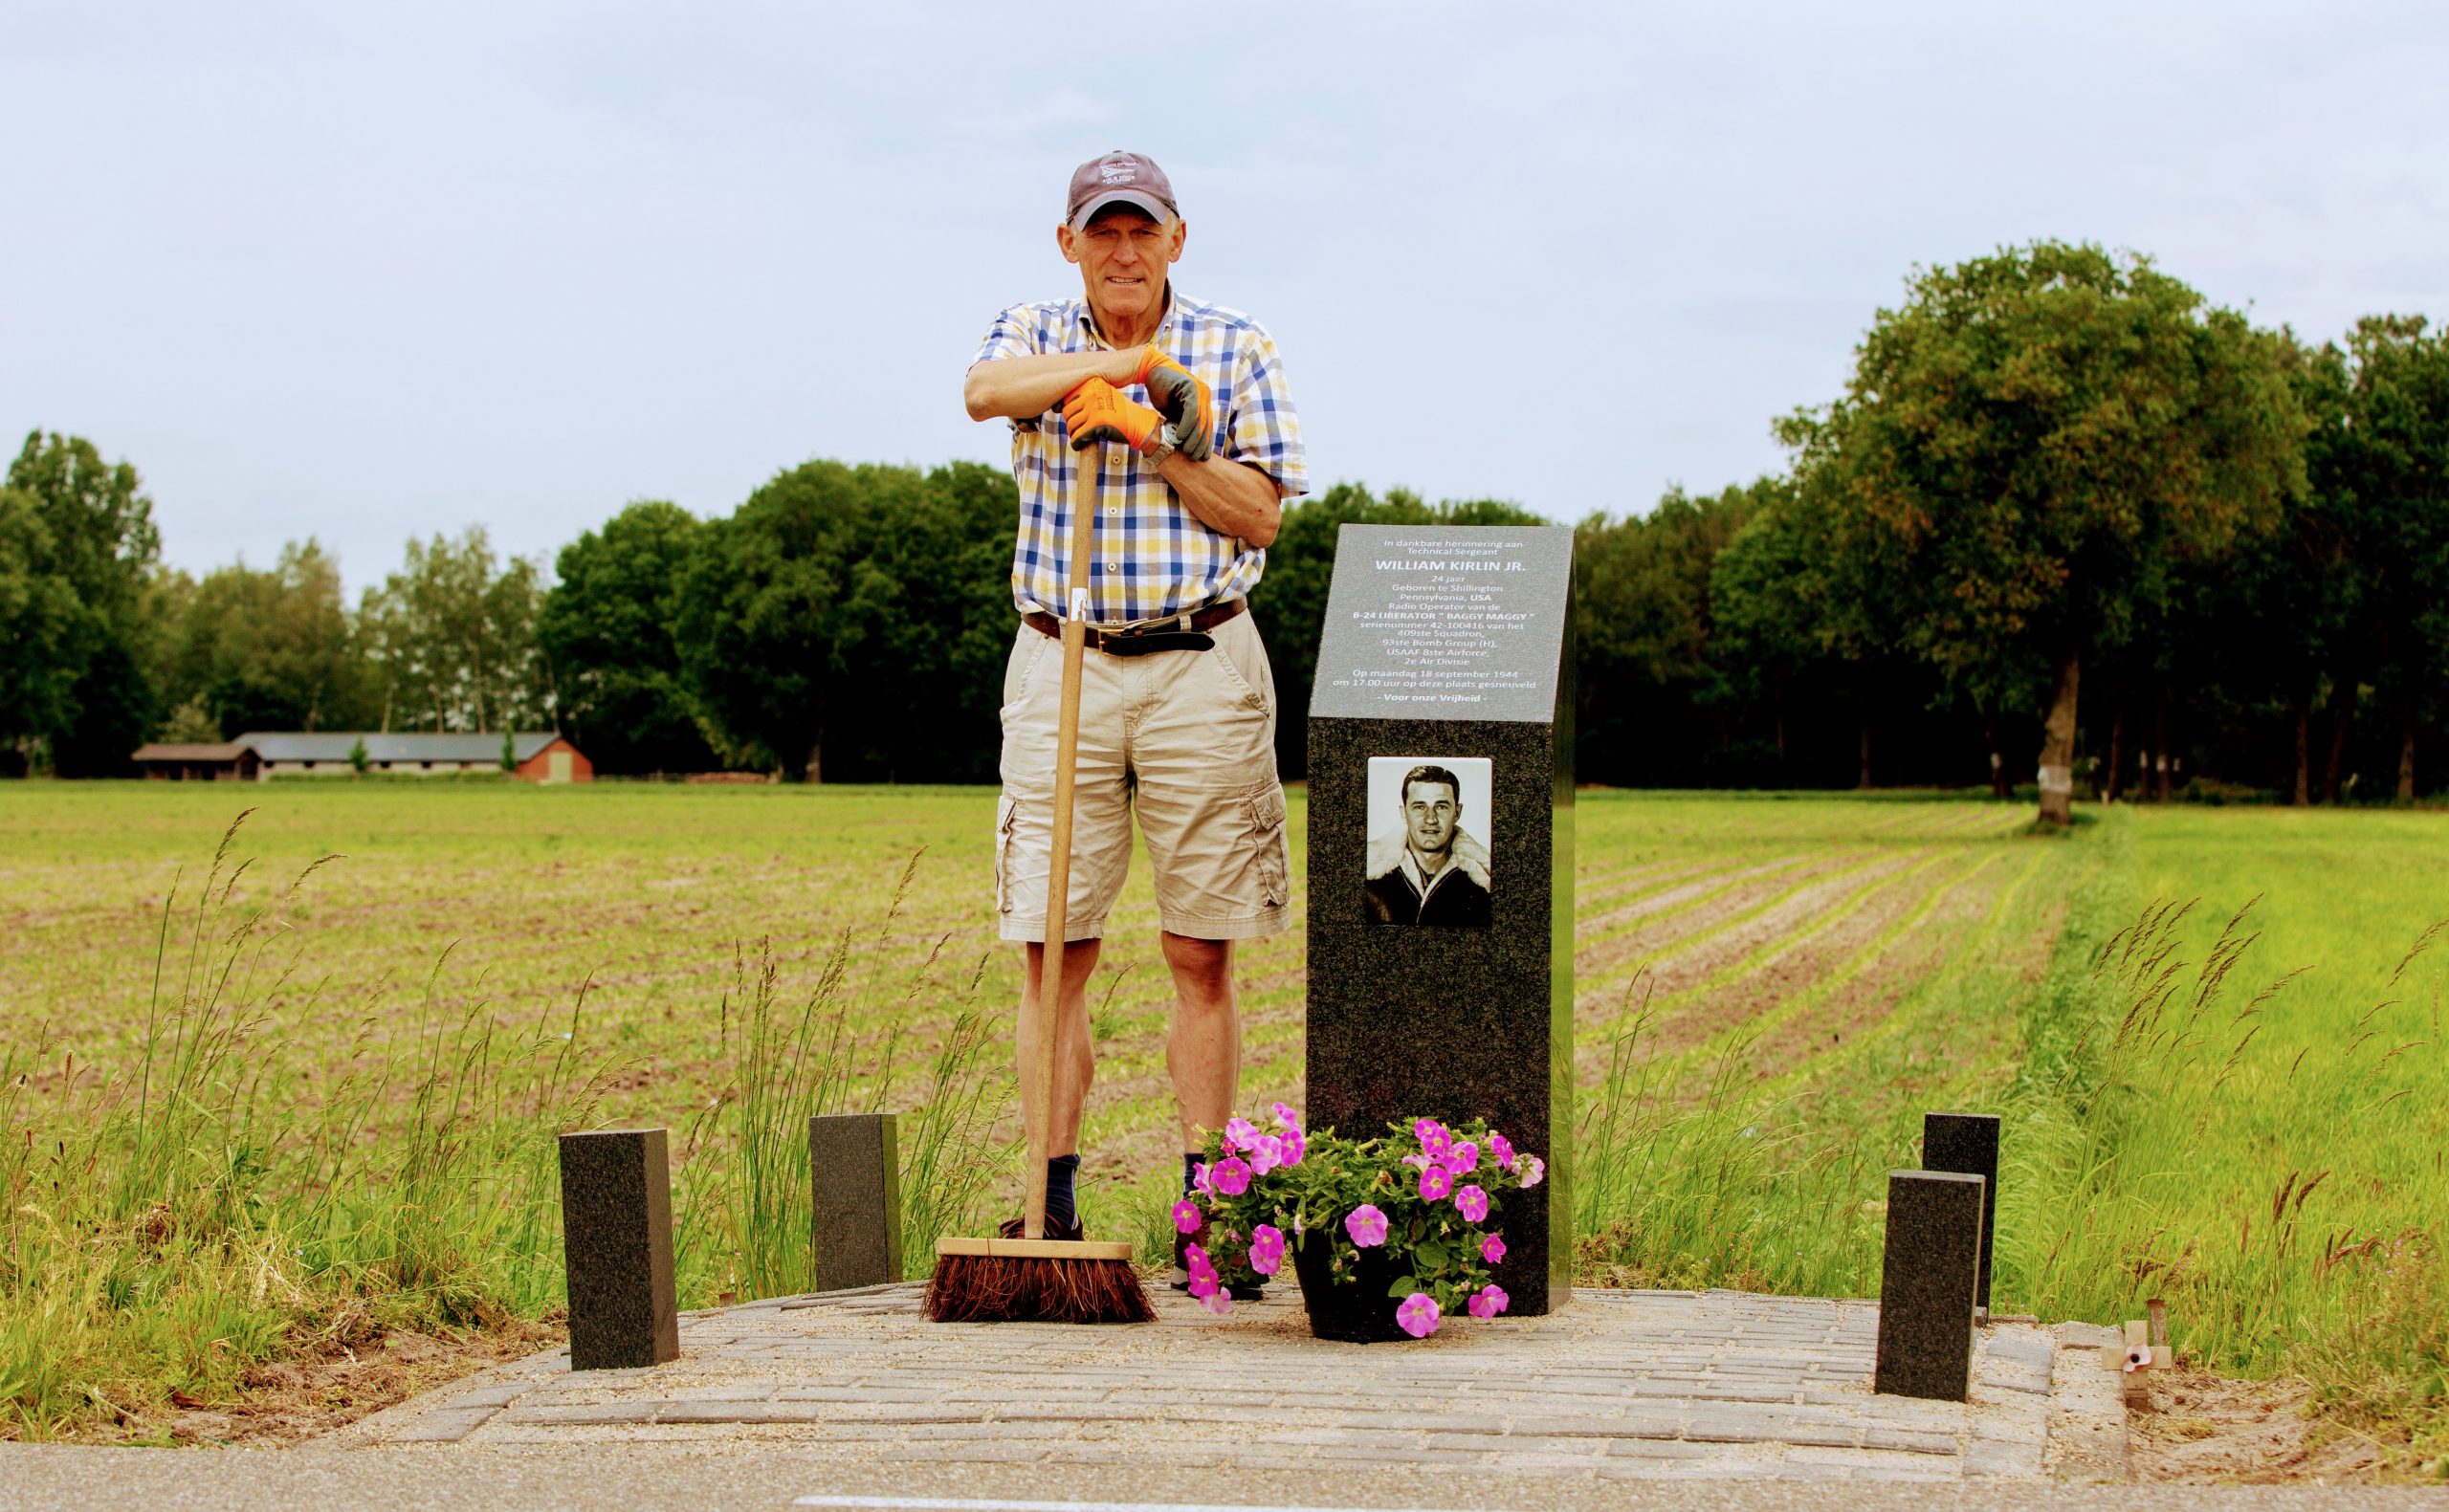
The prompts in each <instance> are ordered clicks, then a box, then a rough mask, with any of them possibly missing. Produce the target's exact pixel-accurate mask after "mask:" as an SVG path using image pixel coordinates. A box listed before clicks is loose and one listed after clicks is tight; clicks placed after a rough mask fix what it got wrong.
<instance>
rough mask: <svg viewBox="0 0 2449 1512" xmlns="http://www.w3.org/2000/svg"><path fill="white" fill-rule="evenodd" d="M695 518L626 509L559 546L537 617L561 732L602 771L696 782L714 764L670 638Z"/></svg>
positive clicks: (663, 508) (676, 511) (657, 503)
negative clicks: (685, 776) (682, 775)
mask: <svg viewBox="0 0 2449 1512" xmlns="http://www.w3.org/2000/svg"><path fill="white" fill-rule="evenodd" d="M700 529H701V527H700V526H699V524H698V521H697V517H696V516H695V515H692V514H690V513H689V512H688V511H687V510H684V509H682V508H680V507H679V506H678V505H676V504H670V503H665V502H663V501H661V500H656V499H649V500H642V501H640V502H638V503H635V504H631V505H629V507H628V508H626V509H624V510H622V511H621V513H619V514H618V515H613V516H612V517H611V518H610V519H609V520H607V521H606V522H605V524H604V528H603V530H602V531H601V532H600V533H599V532H596V531H588V532H586V533H585V534H584V535H582V536H580V537H579V538H578V539H577V540H575V541H572V542H571V543H570V544H568V545H567V546H564V547H563V548H562V553H561V556H560V558H559V559H558V560H557V561H556V562H555V565H554V571H555V575H556V577H557V578H558V580H559V581H556V582H555V583H554V585H553V587H552V590H551V591H550V592H548V593H547V594H545V596H544V604H543V608H542V610H541V612H540V613H539V614H538V615H537V619H536V638H537V643H538V645H539V646H541V648H542V651H543V654H544V658H545V660H546V662H547V663H549V664H550V666H551V667H552V669H553V680H554V686H555V689H556V690H557V691H558V693H559V695H560V704H559V712H560V714H561V721H562V728H563V730H564V731H565V732H567V733H568V734H570V736H571V738H572V739H574V740H576V741H577V742H578V744H579V746H580V747H581V748H582V749H584V750H585V752H586V754H587V757H588V759H589V760H591V761H593V762H594V763H595V768H596V770H597V771H599V772H627V773H644V772H697V771H704V770H706V769H708V768H710V767H713V766H715V765H716V764H717V761H716V757H715V754H714V752H713V750H712V749H711V748H710V747H709V746H708V745H707V743H706V737H705V734H704V733H703V732H702V731H701V730H699V729H698V726H697V711H696V706H695V703H694V702H693V701H692V700H691V698H690V696H689V690H688V688H687V687H686V685H685V683H684V681H683V679H682V676H681V668H680V647H679V645H678V643H677V642H676V641H675V640H674V639H673V623H674V620H675V618H676V617H677V615H678V613H679V607H680V603H679V599H680V579H681V575H682V573H683V572H684V571H685V570H686V569H687V567H688V564H689V557H690V553H691V552H692V551H694V550H695V548H696V545H697V538H698V535H699V532H700Z"/></svg>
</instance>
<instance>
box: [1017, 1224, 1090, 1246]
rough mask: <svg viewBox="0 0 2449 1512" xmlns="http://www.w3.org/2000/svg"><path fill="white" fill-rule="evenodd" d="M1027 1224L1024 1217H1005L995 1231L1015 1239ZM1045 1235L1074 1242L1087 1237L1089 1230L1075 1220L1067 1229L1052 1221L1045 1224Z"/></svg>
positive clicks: (1069, 1242)
mask: <svg viewBox="0 0 2449 1512" xmlns="http://www.w3.org/2000/svg"><path fill="white" fill-rule="evenodd" d="M1027 1226H1028V1220H1027V1219H1026V1218H1005V1219H1004V1224H1003V1227H1001V1228H999V1229H997V1230H996V1231H995V1232H996V1233H998V1234H1000V1235H1002V1236H1003V1237H1004V1238H1007V1239H1016V1238H1020V1237H1021V1230H1022V1229H1024V1228H1026V1227H1027ZM1046 1237H1047V1238H1050V1239H1056V1240H1060V1241H1061V1242H1063V1243H1067V1244H1076V1243H1078V1242H1080V1241H1081V1240H1082V1239H1085V1238H1088V1237H1089V1231H1088V1226H1087V1225H1085V1224H1082V1223H1079V1222H1076V1221H1075V1222H1074V1223H1073V1224H1072V1225H1071V1226H1070V1228H1068V1229H1062V1228H1057V1227H1055V1226H1054V1225H1053V1224H1052V1223H1048V1225H1047V1230H1046Z"/></svg>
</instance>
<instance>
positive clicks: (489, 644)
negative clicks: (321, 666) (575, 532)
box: [357, 526, 552, 731]
mask: <svg viewBox="0 0 2449 1512" xmlns="http://www.w3.org/2000/svg"><path fill="white" fill-rule="evenodd" d="M542 601H543V583H542V576H541V572H540V571H539V570H538V568H537V566H536V564H535V563H534V562H531V561H528V560H526V559H523V558H518V557H513V558H511V559H509V560H508V561H507V562H504V561H501V560H499V559H497V558H496V556H495V555H494V549H493V543H492V541H491V539H490V538H488V537H487V536H486V534H485V530H484V528H483V527H482V526H471V527H469V528H468V530H467V531H465V532H464V533H462V534H461V535H460V537H458V538H457V539H456V540H453V539H450V538H448V537H442V536H436V537H433V539H432V540H430V541H418V540H411V541H409V542H408V552H407V559H406V561H405V563H404V564H403V566H402V568H401V570H400V571H398V572H395V573H393V574H391V575H390V577H388V578H386V580H385V581H384V582H383V585H382V586H381V587H379V588H369V589H367V590H366V592H365V594H364V599H363V601H362V602H361V603H360V604H359V606H358V614H357V628H358V633H359V635H360V637H361V638H362V641H363V644H364V655H365V657H366V660H367V662H368V664H369V669H370V677H371V680H372V682H373V684H374V687H375V689H376V690H377V693H376V694H375V696H377V697H378V698H379V704H380V711H381V712H380V715H379V718H380V721H381V728H383V729H385V730H432V731H474V730H518V729H529V730H532V729H536V728H538V727H540V726H546V725H549V724H550V723H551V719H550V710H551V705H552V686H551V681H550V674H549V668H547V667H546V666H545V664H544V661H543V658H542V657H541V655H540V654H539V652H538V648H537V644H536V616H537V612H538V610H539V608H540V607H541V603H542Z"/></svg>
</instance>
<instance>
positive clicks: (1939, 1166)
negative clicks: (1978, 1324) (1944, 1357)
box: [1922, 1113, 1998, 1312]
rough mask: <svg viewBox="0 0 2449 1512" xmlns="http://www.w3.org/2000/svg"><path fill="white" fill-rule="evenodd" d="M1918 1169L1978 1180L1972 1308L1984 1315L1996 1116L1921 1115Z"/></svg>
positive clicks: (1993, 1226) (1994, 1199) (1993, 1220)
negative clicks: (1977, 1267)
mask: <svg viewBox="0 0 2449 1512" xmlns="http://www.w3.org/2000/svg"><path fill="white" fill-rule="evenodd" d="M1922 1169H1923V1170H1925V1171H1955V1172H1963V1173H1964V1174H1966V1175H1969V1176H1979V1177H1980V1178H1981V1180H1982V1187H1981V1279H1980V1280H1979V1281H1978V1282H1975V1284H1974V1288H1973V1305H1974V1306H1975V1307H1977V1308H1980V1309H1981V1310H1982V1311H1984V1312H1987V1311H1988V1310H1989V1308H1990V1255H1991V1252H1992V1250H1993V1249H1995V1248H1996V1247H1997V1225H1998V1115H1997V1114H1996V1113H1925V1114H1923V1115H1922Z"/></svg>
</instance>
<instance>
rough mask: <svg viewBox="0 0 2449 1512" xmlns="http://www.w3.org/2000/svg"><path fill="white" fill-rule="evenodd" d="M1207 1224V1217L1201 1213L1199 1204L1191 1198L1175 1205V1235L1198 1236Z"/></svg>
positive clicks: (1185, 1198) (1183, 1199) (1186, 1198)
mask: <svg viewBox="0 0 2449 1512" xmlns="http://www.w3.org/2000/svg"><path fill="white" fill-rule="evenodd" d="M1206 1222H1207V1218H1206V1216H1205V1215H1203V1214H1202V1213H1201V1212H1200V1211H1199V1204H1198V1203H1196V1202H1193V1201H1192V1200H1191V1199H1190V1198H1188V1197H1184V1198H1182V1199H1181V1200H1180V1202H1177V1203H1175V1204H1174V1232H1175V1233H1177V1234H1196V1233H1198V1232H1199V1231H1200V1229H1201V1227H1202V1226H1203V1225H1204V1224H1205V1223H1206Z"/></svg>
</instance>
